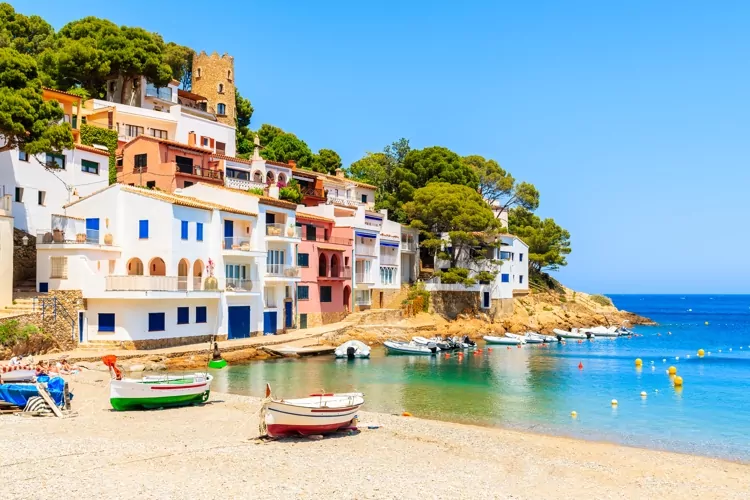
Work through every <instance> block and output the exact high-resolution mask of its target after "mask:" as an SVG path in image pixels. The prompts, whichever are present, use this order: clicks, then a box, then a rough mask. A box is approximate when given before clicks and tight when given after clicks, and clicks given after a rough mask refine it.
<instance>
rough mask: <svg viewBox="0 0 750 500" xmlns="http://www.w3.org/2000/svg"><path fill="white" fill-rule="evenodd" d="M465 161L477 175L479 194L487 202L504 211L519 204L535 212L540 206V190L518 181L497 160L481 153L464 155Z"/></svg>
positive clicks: (500, 211)
mask: <svg viewBox="0 0 750 500" xmlns="http://www.w3.org/2000/svg"><path fill="white" fill-rule="evenodd" d="M464 162H465V163H466V164H467V165H469V166H470V167H471V169H472V170H473V171H474V173H475V174H476V176H477V179H478V183H479V194H481V195H482V197H483V198H484V199H485V200H487V203H489V204H490V205H493V206H497V207H499V208H500V210H499V211H498V214H499V213H502V212H504V211H507V210H509V209H510V208H512V207H515V206H519V207H523V208H525V209H526V210H529V211H531V212H533V211H534V210H536V209H537V208H538V207H539V191H537V189H536V187H534V185H533V184H529V183H528V182H521V183H516V180H515V179H514V178H513V176H512V175H510V172H507V171H506V170H504V169H503V168H502V167H501V166H500V164H499V163H497V162H496V161H495V160H492V159H490V160H486V159H484V158H483V157H481V156H479V155H472V156H466V157H464Z"/></svg>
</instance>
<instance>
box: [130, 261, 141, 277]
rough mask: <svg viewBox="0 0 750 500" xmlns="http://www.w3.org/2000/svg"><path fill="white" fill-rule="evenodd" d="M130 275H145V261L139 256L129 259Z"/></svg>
mask: <svg viewBox="0 0 750 500" xmlns="http://www.w3.org/2000/svg"><path fill="white" fill-rule="evenodd" d="M128 276H143V262H141V259H139V258H137V257H136V258H133V259H130V260H129V261H128Z"/></svg>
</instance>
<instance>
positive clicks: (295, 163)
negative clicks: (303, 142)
mask: <svg viewBox="0 0 750 500" xmlns="http://www.w3.org/2000/svg"><path fill="white" fill-rule="evenodd" d="M287 164H289V166H290V167H292V168H297V160H288V161H287Z"/></svg>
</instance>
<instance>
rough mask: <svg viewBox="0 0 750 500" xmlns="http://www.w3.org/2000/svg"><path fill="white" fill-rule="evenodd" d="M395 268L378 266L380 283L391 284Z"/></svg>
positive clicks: (394, 275)
mask: <svg viewBox="0 0 750 500" xmlns="http://www.w3.org/2000/svg"><path fill="white" fill-rule="evenodd" d="M396 272H397V269H396V268H395V267H381V268H380V283H381V284H383V285H392V284H393V283H394V279H395V277H396Z"/></svg>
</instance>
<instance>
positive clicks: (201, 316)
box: [195, 306, 206, 323]
mask: <svg viewBox="0 0 750 500" xmlns="http://www.w3.org/2000/svg"><path fill="white" fill-rule="evenodd" d="M195 322H196V323H205V322H206V306H198V307H196V308H195Z"/></svg>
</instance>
